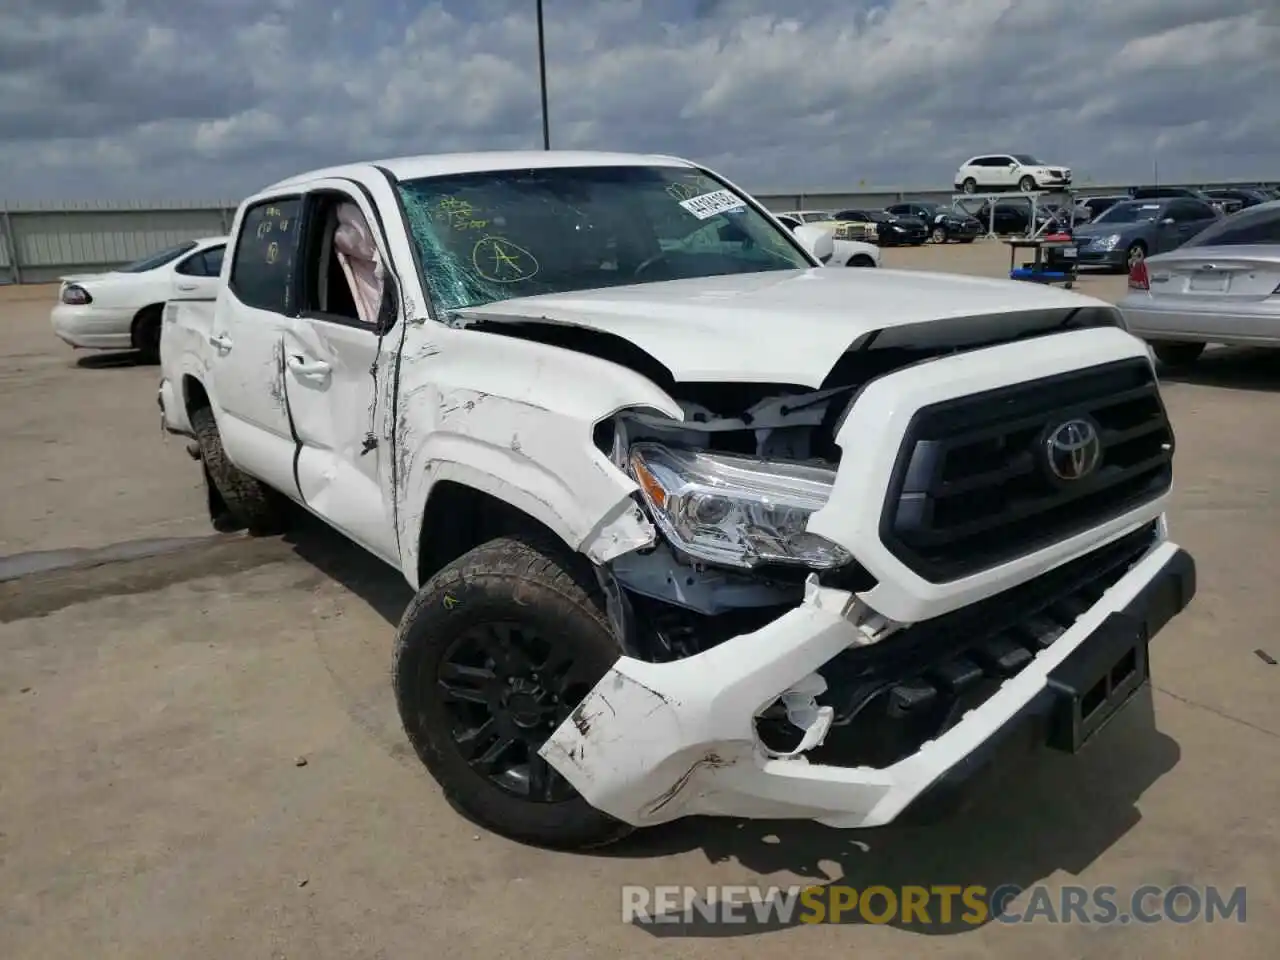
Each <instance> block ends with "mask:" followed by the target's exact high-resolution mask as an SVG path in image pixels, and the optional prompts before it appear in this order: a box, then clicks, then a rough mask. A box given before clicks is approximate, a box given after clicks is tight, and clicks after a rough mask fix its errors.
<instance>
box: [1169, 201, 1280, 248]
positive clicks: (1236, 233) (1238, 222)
mask: <svg viewBox="0 0 1280 960" xmlns="http://www.w3.org/2000/svg"><path fill="white" fill-rule="evenodd" d="M1246 243H1274V244H1280V207H1273V208H1270V209H1267V210H1258V209H1256V208H1255V209H1253V210H1246V211H1242V212H1241V213H1237V214H1236V215H1235V216H1233V217H1228V218H1227V219H1225V220H1220V221H1218V222H1217V223H1215V224H1212V225H1211V226H1209V227H1208V228H1207V229H1205V230H1202V231H1200V233H1197V234H1196V235H1195V236H1194V237H1192V238H1191V239H1190V240H1188V241H1187V242H1186V243H1185V244H1183V246H1186V247H1231V246H1236V245H1238V244H1246Z"/></svg>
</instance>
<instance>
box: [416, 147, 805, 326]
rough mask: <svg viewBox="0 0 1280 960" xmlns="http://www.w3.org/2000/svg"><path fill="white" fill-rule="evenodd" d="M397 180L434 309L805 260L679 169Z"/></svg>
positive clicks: (771, 230)
mask: <svg viewBox="0 0 1280 960" xmlns="http://www.w3.org/2000/svg"><path fill="white" fill-rule="evenodd" d="M397 186H398V189H399V191H400V196H401V199H402V200H403V202H404V206H405V212H406V214H407V216H408V221H409V229H410V232H411V233H412V235H413V242H414V244H415V246H416V247H417V252H418V256H419V258H420V260H421V263H422V270H423V273H424V274H425V276H424V281H425V283H426V284H427V286H428V288H429V289H430V292H431V296H432V298H433V299H434V300H435V302H436V303H437V304H438V305H439V306H440V307H441V309H444V310H459V309H463V308H466V307H475V306H481V305H483V304H487V303H493V302H495V301H498V300H506V299H510V298H512V297H526V296H534V295H536V294H544V293H565V292H571V291H578V290H592V289H597V288H600V287H610V286H618V285H622V284H633V283H648V282H653V281H661V280H678V279H685V278H692V277H714V276H722V275H725V274H733V273H759V272H762V271H766V270H796V269H807V268H808V267H810V266H811V264H810V262H809V261H808V260H807V259H806V258H805V256H804V254H803V253H802V252H801V251H800V249H799V248H798V247H797V246H796V243H795V241H794V240H792V239H791V237H790V236H789V235H788V234H787V232H786V231H780V230H778V229H777V228H776V227H775V226H774V225H773V224H771V223H770V222H769V221H767V220H766V219H765V218H764V217H763V216H762V215H761V214H759V213H757V212H756V211H755V210H754V209H752V208H751V207H749V206H747V205H746V203H745V201H744V200H743V199H742V197H741V196H740V195H738V194H736V193H733V192H732V191H730V190H729V189H728V188H727V187H726V186H725V185H724V184H723V183H721V182H720V181H718V180H715V179H712V178H711V177H709V176H707V175H706V174H704V173H702V172H700V171H697V170H693V169H689V168H687V167H662V166H653V167H647V166H612V167H563V168H536V169H527V170H497V171H489V172H482V173H467V174H456V175H452V176H444V177H427V178H423V179H419V180H406V181H402V182H400V183H399V184H398V185H397Z"/></svg>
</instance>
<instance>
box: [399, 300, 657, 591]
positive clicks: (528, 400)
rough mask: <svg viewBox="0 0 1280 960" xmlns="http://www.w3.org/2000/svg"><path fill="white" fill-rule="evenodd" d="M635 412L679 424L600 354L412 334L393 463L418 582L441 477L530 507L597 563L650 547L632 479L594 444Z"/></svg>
mask: <svg viewBox="0 0 1280 960" xmlns="http://www.w3.org/2000/svg"><path fill="white" fill-rule="evenodd" d="M629 407H643V408H647V409H650V410H654V411H657V412H659V413H661V414H663V415H666V416H670V417H672V418H673V419H677V420H678V419H681V418H682V417H683V414H682V411H681V410H680V407H679V406H678V405H677V404H676V403H675V401H673V400H672V399H671V398H670V397H669V396H668V395H667V394H666V393H665V392H664V391H662V390H661V389H659V388H658V387H657V386H656V385H655V384H653V383H652V382H651V381H650V380H648V379H647V378H645V377H643V376H640V375H639V374H637V373H635V372H634V371H632V370H629V369H627V368H626V367H622V366H619V365H617V364H614V363H609V362H607V361H604V360H601V359H599V358H597V357H593V356H588V355H584V354H579V353H576V352H574V351H572V350H567V349H563V348H559V347H552V346H547V345H544V344H540V343H531V342H528V341H524V340H517V339H513V338H510V337H506V336H502V335H498V334H493V333H485V332H482V331H476V330H468V329H461V330H457V329H451V328H447V327H444V326H443V325H440V324H428V325H424V326H421V327H415V328H414V329H413V331H412V336H411V337H409V338H407V341H406V343H405V346H404V348H403V353H402V359H401V370H400V380H399V389H398V398H397V401H396V410H395V433H396V444H395V446H396V462H395V464H394V467H393V469H394V470H395V484H394V487H395V491H396V496H397V498H398V500H399V503H398V504H397V511H396V515H397V523H398V524H399V527H400V529H399V531H398V533H399V540H400V544H401V555H402V566H403V569H404V571H405V573H406V576H409V577H410V582H411V583H413V582H414V580H415V577H414V576H413V574H414V572H415V571H416V570H417V565H418V556H417V553H418V539H419V538H418V531H419V530H420V529H421V527H422V522H423V514H424V511H425V510H426V509H428V504H429V502H430V496H431V491H432V489H433V488H434V486H435V485H436V484H437V483H440V482H441V481H443V480H449V481H454V482H458V483H462V484H465V485H467V486H470V487H473V488H475V489H477V490H481V491H483V492H485V493H488V494H490V495H492V496H494V497H497V498H498V499H500V500H502V501H504V502H506V503H509V504H511V505H512V506H514V507H516V508H518V509H520V510H522V511H524V512H525V513H527V514H528V515H530V516H532V517H534V518H535V519H537V520H538V521H539V522H541V523H542V524H544V525H545V526H547V527H548V528H550V529H551V530H552V531H554V532H555V533H556V534H557V535H558V536H559V537H560V538H561V539H562V540H563V541H564V542H565V543H566V544H567V545H568V546H570V547H571V548H572V549H574V550H576V551H578V552H581V553H583V554H585V555H586V556H588V557H590V558H591V559H592V560H594V561H595V562H597V563H604V562H607V561H608V560H610V559H612V558H614V557H616V556H619V555H620V554H622V553H626V552H628V551H630V550H635V549H637V548H639V547H643V546H646V545H648V544H651V543H652V542H653V541H654V537H655V533H654V530H653V527H652V525H651V524H650V523H649V521H648V520H647V518H645V516H644V515H643V513H642V512H641V511H640V509H639V508H638V506H637V505H636V503H635V501H634V500H633V499H632V493H633V492H634V491H635V490H636V485H635V483H634V482H633V481H632V480H631V478H630V477H628V476H627V475H626V474H625V473H623V472H622V471H621V470H619V469H618V468H617V467H616V466H615V465H614V464H613V463H612V462H611V461H610V459H609V458H608V456H606V455H605V453H603V452H602V451H601V450H599V449H598V448H597V447H596V445H595V443H594V441H593V438H592V431H593V429H594V427H595V425H596V424H597V423H599V422H600V421H601V420H603V419H605V418H607V417H609V416H611V415H612V414H614V413H616V412H617V411H619V410H621V409H625V408H629ZM415 585H416V584H415Z"/></svg>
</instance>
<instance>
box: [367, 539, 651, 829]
mask: <svg viewBox="0 0 1280 960" xmlns="http://www.w3.org/2000/svg"><path fill="white" fill-rule="evenodd" d="M576 559H577V558H575V557H574V556H573V555H572V554H569V553H568V552H567V550H566V549H565V548H563V547H561V546H560V545H559V544H558V543H555V542H552V541H550V539H549V538H548V539H547V540H543V539H541V538H538V537H533V536H527V535H521V536H511V537H501V538H498V539H496V540H491V541H489V542H488V543H484V544H481V545H480V546H478V547H476V548H474V549H473V550H471V551H470V552H469V553H467V554H465V555H464V556H462V557H460V558H459V559H457V560H455V561H454V562H453V563H451V564H449V566H447V567H445V568H444V569H443V570H441V571H440V572H439V573H437V574H436V575H435V576H434V577H432V578H431V579H430V580H429V581H428V582H427V583H426V584H425V585H424V586H423V587H422V589H421V590H419V591H418V595H417V596H416V597H414V599H413V602H412V603H410V605H409V608H408V609H407V610H406V611H405V613H404V617H403V619H402V620H401V622H400V628H399V631H398V632H397V635H396V650H395V660H394V665H393V668H392V678H393V684H394V687H395V696H396V705H397V707H398V709H399V712H400V720H401V723H402V724H403V725H404V729H405V733H406V734H407V736H408V738H409V742H410V743H412V744H413V748H414V750H415V751H416V752H417V754H418V757H419V759H421V760H422V762H423V764H425V765H426V767H427V769H428V770H429V771H430V772H431V775H432V776H433V777H435V779H436V781H437V782H438V783H439V784H440V786H441V788H442V789H443V790H444V794H445V797H446V798H447V799H448V800H449V802H450V804H451V805H452V806H453V807H454V809H456V810H457V811H458V812H459V813H461V814H462V815H463V816H465V817H466V818H467V819H469V820H471V821H473V822H474V823H477V824H479V825H481V826H483V827H485V828H486V829H489V830H492V831H493V832H494V833H498V834H501V835H502V836H505V837H509V838H510V839H513V840H517V841H520V842H522V843H532V844H536V845H538V846H544V847H552V848H560V849H586V848H591V847H598V846H602V845H604V844H607V843H611V842H613V841H615V840H618V839H620V838H621V837H623V836H625V835H626V834H627V833H629V832H630V831H631V827H630V826H628V825H627V824H625V823H622V822H621V821H619V820H615V819H614V818H613V817H610V816H609V815H608V814H606V813H603V812H602V811H600V810H597V809H595V808H594V807H592V806H591V805H590V804H589V803H587V801H586V800H584V799H583V798H582V796H581V795H580V794H579V793H578V792H577V790H575V789H574V788H573V786H572V785H571V784H570V783H569V782H568V781H567V780H565V779H564V778H563V777H562V776H560V774H559V773H557V772H556V771H555V770H554V769H553V768H552V767H551V765H550V764H548V763H547V761H545V760H544V759H542V758H541V757H539V756H538V750H539V749H541V747H542V745H543V744H545V743H546V741H547V739H548V738H549V737H550V736H551V734H552V733H553V732H554V731H555V730H556V728H557V727H558V726H559V725H560V724H561V723H563V722H564V721H565V720H566V719H567V718H568V717H569V716H570V714H571V713H572V712H573V710H574V709H575V708H576V707H577V705H578V704H579V703H580V702H581V701H582V699H583V698H584V697H585V696H586V695H587V694H588V693H589V692H590V691H591V689H592V688H593V687H594V686H595V685H596V684H597V683H598V682H599V681H600V679H601V678H602V677H604V675H605V674H606V673H608V671H609V669H610V668H611V667H612V666H613V664H614V662H615V661H616V660H617V658H618V656H619V652H620V651H619V649H618V645H617V642H616V641H615V640H614V637H613V632H612V630H611V629H610V627H609V621H608V617H607V616H606V614H605V607H604V600H603V597H602V596H601V594H600V588H599V585H598V583H597V582H596V581H595V578H594V576H593V575H592V574H591V571H590V570H589V569H585V567H583V566H581V565H580V564H578V563H576V562H575V561H576Z"/></svg>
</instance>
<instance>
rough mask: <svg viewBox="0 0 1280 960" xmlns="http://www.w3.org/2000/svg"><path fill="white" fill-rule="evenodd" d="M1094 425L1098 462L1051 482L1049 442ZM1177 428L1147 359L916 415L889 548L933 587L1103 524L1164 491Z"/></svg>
mask: <svg viewBox="0 0 1280 960" xmlns="http://www.w3.org/2000/svg"><path fill="white" fill-rule="evenodd" d="M1071 420H1083V421H1085V422H1086V423H1088V424H1091V425H1092V426H1093V428H1094V430H1095V431H1096V434H1097V436H1098V437H1099V439H1100V441H1101V448H1102V452H1101V458H1100V459H1099V460H1098V461H1097V465H1096V467H1095V468H1094V469H1093V471H1092V472H1091V473H1089V474H1088V475H1087V476H1085V477H1083V478H1082V479H1078V480H1071V481H1065V480H1063V479H1061V478H1059V477H1056V476H1055V475H1054V474H1053V472H1052V470H1051V468H1050V462H1049V457H1048V455H1047V441H1048V439H1049V436H1050V434H1052V433H1053V432H1054V431H1055V430H1056V429H1057V428H1058V427H1059V426H1060V425H1062V424H1065V423H1067V422H1068V421H1071ZM1173 448H1174V437H1173V429H1172V427H1171V426H1170V424H1169V419H1168V417H1167V415H1166V413H1165V409H1164V404H1163V403H1162V402H1161V400H1160V394H1159V392H1158V390H1157V386H1156V380H1155V376H1154V374H1153V373H1152V371H1151V366H1150V364H1149V363H1148V362H1147V361H1145V360H1125V361H1120V362H1117V363H1109V364H1105V365H1102V366H1098V367H1090V368H1088V369H1085V370H1079V371H1074V372H1072V373H1069V374H1063V375H1060V376H1055V377H1049V378H1046V379H1043V380H1036V381H1034V382H1031V383H1026V384H1020V385H1018V386H1015V387H1004V388H1001V389H998V390H992V391H988V392H986V393H979V394H973V395H970V396H967V397H960V398H957V399H954V400H947V401H944V402H942V403H938V404H934V405H931V406H928V407H924V408H922V409H921V410H919V411H918V412H917V413H916V415H915V416H914V417H913V418H912V420H911V423H910V424H909V425H908V427H907V432H906V437H905V439H904V441H903V445H902V448H901V451H900V452H899V456H898V463H897V466H896V468H895V470H894V474H893V477H892V479H891V481H890V485H889V491H888V496H887V498H886V500H885V509H884V514H883V519H882V522H881V529H880V536H881V539H882V540H883V541H884V544H885V546H886V547H887V548H888V549H889V550H890V552H892V553H893V554H894V556H896V557H897V558H898V559H900V560H901V561H902V562H903V563H905V564H906V565H907V566H909V567H910V568H911V569H912V570H914V571H915V572H916V573H918V574H920V576H922V577H924V578H925V579H927V580H930V581H932V582H935V583H939V582H944V581H947V580H954V579H958V578H959V577H963V576H968V575H970V574H973V573H976V572H978V571H980V570H984V569H987V568H989V567H993V566H996V565H998V564H1000V563H1003V562H1006V561H1008V560H1011V559H1013V558H1015V557H1018V556H1022V555H1025V554H1027V553H1031V552H1033V551H1035V550H1037V549H1041V548H1043V547H1045V546H1048V545H1049V544H1052V543H1054V542H1057V541H1060V540H1063V539H1065V538H1067V537H1070V536H1073V535H1075V534H1077V533H1080V532H1082V531H1084V530H1087V529H1089V528H1091V527H1095V526H1098V525H1099V524H1102V523H1105V522H1107V521H1109V520H1111V519H1114V518H1115V517H1118V516H1120V515H1121V514H1123V513H1125V512H1127V511H1129V510H1132V509H1134V508H1135V507H1137V506H1140V505H1141V504H1143V503H1146V502H1148V501H1150V500H1152V499H1154V498H1156V497H1158V496H1159V495H1161V494H1163V493H1164V492H1166V491H1167V490H1168V489H1169V487H1170V486H1171V485H1172V482H1173V463H1172V461H1173Z"/></svg>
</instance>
